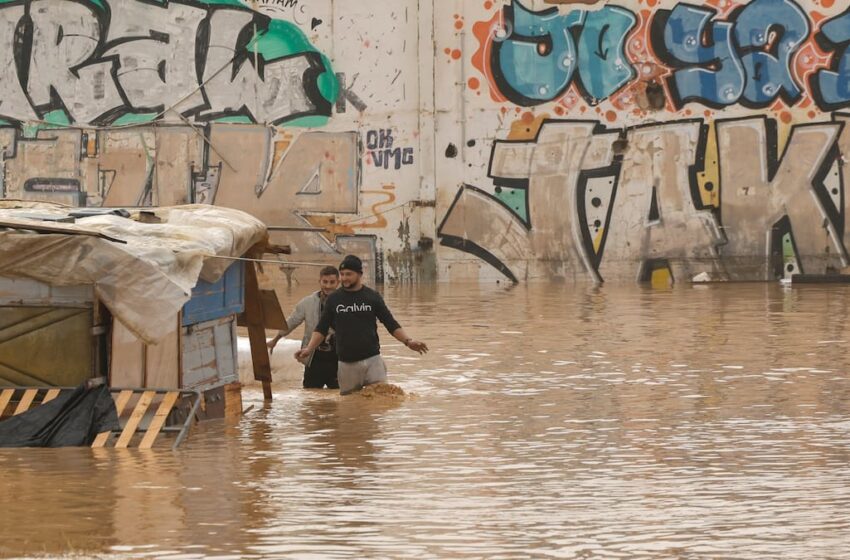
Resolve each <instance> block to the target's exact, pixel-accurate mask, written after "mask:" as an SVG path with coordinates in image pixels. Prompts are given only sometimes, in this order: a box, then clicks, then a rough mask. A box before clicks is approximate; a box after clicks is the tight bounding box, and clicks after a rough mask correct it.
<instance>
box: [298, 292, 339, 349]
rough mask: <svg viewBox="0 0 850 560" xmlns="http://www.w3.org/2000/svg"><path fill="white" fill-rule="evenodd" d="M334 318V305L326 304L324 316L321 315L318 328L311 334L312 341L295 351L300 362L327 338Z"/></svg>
mask: <svg viewBox="0 0 850 560" xmlns="http://www.w3.org/2000/svg"><path fill="white" fill-rule="evenodd" d="M333 319H334V311H333V307H332V306H331V305H325V310H324V311H323V312H322V316H321V317H319V322H318V323H317V324H316V329H315V330H314V331H313V334H312V335H311V336H310V342H308V343H307V346H305V347H304V348H302V349H301V350H299V351H298V352H296V353H295V359H296V360H298V361H299V362H300V361H302V360H305V359H306V358H307V357H309V356H310V355H311V354H312V353H313V351H314V350H315V349H316V348H318V346H319V344H321V343H322V341H323V340H325V337H327V336H328V331H330V329H331V325H332V324H333Z"/></svg>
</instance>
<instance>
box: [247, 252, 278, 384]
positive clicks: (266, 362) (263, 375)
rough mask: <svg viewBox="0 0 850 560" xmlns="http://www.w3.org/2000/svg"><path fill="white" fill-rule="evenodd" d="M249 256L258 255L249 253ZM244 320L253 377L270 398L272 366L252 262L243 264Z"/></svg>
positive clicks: (255, 271) (255, 272)
mask: <svg viewBox="0 0 850 560" xmlns="http://www.w3.org/2000/svg"><path fill="white" fill-rule="evenodd" d="M248 256H249V257H256V256H258V255H256V254H254V253H249V255H248ZM245 321H246V322H247V323H248V340H249V341H250V343H251V361H252V362H253V365H254V379H256V380H257V381H261V382H262V383H263V397H264V398H265V400H267V401H270V400H272V386H271V381H272V368H271V359H270V358H269V347H268V346H267V345H266V329H265V320H264V319H263V306H262V304H261V302H260V287H259V283H258V281H257V270H256V268H255V265H254V263H247V264H246V266H245Z"/></svg>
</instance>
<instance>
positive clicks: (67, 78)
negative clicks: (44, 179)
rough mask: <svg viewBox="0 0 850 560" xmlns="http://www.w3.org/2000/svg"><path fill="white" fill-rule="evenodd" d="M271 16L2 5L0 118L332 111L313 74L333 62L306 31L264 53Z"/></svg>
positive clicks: (60, 1) (146, 6) (272, 119)
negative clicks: (281, 52) (309, 43)
mask: <svg viewBox="0 0 850 560" xmlns="http://www.w3.org/2000/svg"><path fill="white" fill-rule="evenodd" d="M274 21H275V20H271V19H270V18H268V17H267V16H264V15H261V14H259V13H257V12H254V11H252V10H250V9H248V8H244V9H243V8H236V7H232V6H226V7H225V6H210V7H200V6H198V5H197V4H189V3H185V4H184V3H180V2H174V1H172V2H167V3H163V4H162V5H156V4H153V3H150V2H142V1H141V0H139V1H136V0H130V1H127V2H122V3H121V4H120V6H117V7H116V8H115V9H113V10H112V11H111V14H110V15H109V17H107V16H106V15H105V14H104V13H103V12H102V11H99V10H98V9H97V8H95V7H93V6H92V5H90V4H88V3H83V2H75V1H72V0H31V1H29V2H26V3H24V4H14V5H0V64H3V68H5V69H6V71H5V72H4V74H3V77H2V78H0V117H3V118H9V119H14V120H17V121H28V120H36V119H40V118H44V117H45V115H47V114H48V113H51V112H53V111H57V110H58V111H62V112H64V113H65V114H66V116H67V118H68V120H69V121H71V122H74V123H80V124H108V123H110V122H112V121H114V120H115V119H116V118H118V117H120V116H121V115H124V114H126V113H146V112H147V113H165V114H163V115H160V116H161V117H163V118H164V119H166V120H180V119H181V117H182V118H186V117H190V118H193V119H195V120H198V121H208V120H211V119H215V118H218V117H222V116H235V115H238V116H244V117H247V118H249V119H250V120H252V121H253V122H258V123H266V124H280V123H282V122H285V121H286V120H289V119H292V118H296V117H299V116H306V115H329V114H330V108H331V102H330V100H328V99H325V98H324V97H323V96H322V94H321V93H320V92H319V89H318V85H317V83H318V82H317V80H318V77H319V76H320V75H321V74H322V73H324V72H330V71H331V70H330V68H327V67H326V65H325V63H324V62H323V59H322V57H321V55H319V53H318V52H315V51H314V50H312V49H306V48H305V47H303V45H304V44H306V39H304V40H303V41H300V40H297V41H294V42H293V43H292V45H293V47H292V48H293V49H294V52H287V53H286V54H285V56H277V57H272V58H271V59H266V58H265V57H264V56H263V55H262V54H261V51H262V47H261V45H260V44H259V41H261V40H262V38H263V37H264V36H265V34H267V33H276V32H277V31H275V30H273V29H272V24H273V23H274ZM276 23H278V24H280V23H282V22H276ZM287 25H290V24H287ZM286 32H287V33H288V32H295V33H298V31H297V29H295V28H294V27H293V28H292V29H291V30H287V31H286ZM277 38H278V39H279V40H280V41H286V40H287V39H286V37H285V33H284V35H283V36H280V37H277ZM171 109H173V110H174V111H169V110H171Z"/></svg>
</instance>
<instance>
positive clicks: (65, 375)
mask: <svg viewBox="0 0 850 560" xmlns="http://www.w3.org/2000/svg"><path fill="white" fill-rule="evenodd" d="M92 348H93V342H92V310H91V309H88V308H79V307H76V308H74V307H9V306H0V385H7V386H9V385H14V386H24V387H34V386H45V385H56V386H64V387H72V386H75V385H77V384H79V383H81V382H82V381H84V380H86V379H88V378H90V377H92V370H93V368H94V362H93V358H94V356H93V354H92Z"/></svg>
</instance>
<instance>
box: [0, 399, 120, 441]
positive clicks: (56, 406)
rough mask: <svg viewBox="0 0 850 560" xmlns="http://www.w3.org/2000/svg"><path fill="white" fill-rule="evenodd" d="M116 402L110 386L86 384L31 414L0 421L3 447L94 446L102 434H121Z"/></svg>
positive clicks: (32, 409)
mask: <svg viewBox="0 0 850 560" xmlns="http://www.w3.org/2000/svg"><path fill="white" fill-rule="evenodd" d="M118 429H119V424H118V414H117V411H116V410H115V402H114V401H113V400H112V396H111V395H110V394H109V388H108V387H107V386H106V385H100V386H98V387H94V388H92V389H89V388H87V387H86V385H85V384H83V385H80V386H79V387H77V388H76V389H74V390H73V391H64V392H63V393H61V394H60V395H59V396H58V397H56V398H55V399H53V400H52V401H50V402H48V403H47V404H42V405H39V406H36V407H33V408H31V409H29V410H28V411H26V412H24V413H22V414H19V415H17V416H12V417H11V418H7V419H6V420H0V447H68V446H75V445H76V446H80V445H91V443H92V441H94V438H95V437H96V436H97V434H99V433H100V432H105V431H108V430H118Z"/></svg>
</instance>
